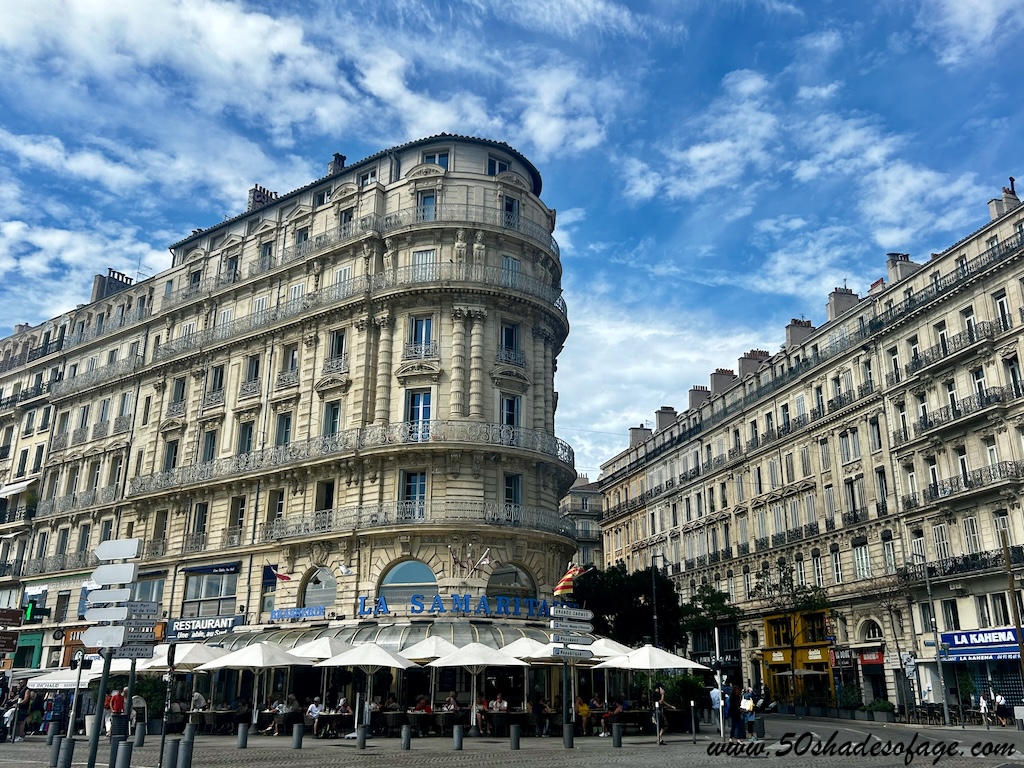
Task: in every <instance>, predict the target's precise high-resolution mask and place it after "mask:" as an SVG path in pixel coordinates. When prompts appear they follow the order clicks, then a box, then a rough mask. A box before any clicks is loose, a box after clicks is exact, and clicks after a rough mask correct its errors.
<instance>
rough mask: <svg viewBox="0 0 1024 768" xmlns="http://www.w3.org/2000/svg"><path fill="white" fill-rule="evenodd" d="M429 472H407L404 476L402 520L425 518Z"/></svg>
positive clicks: (400, 506)
mask: <svg viewBox="0 0 1024 768" xmlns="http://www.w3.org/2000/svg"><path fill="white" fill-rule="evenodd" d="M426 505H427V473H426V472H423V471H417V472H405V473H404V477H403V478H402V499H401V504H400V505H399V511H398V516H399V517H400V518H401V519H402V520H423V519H425V518H426Z"/></svg>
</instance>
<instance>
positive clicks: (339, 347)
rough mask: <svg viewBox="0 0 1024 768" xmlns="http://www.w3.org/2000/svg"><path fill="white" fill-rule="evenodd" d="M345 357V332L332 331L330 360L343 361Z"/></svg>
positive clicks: (339, 329) (328, 354) (328, 350)
mask: <svg viewBox="0 0 1024 768" xmlns="http://www.w3.org/2000/svg"><path fill="white" fill-rule="evenodd" d="M344 357H345V331H344V329H341V328H337V329H335V330H333V331H331V335H330V339H329V341H328V347H327V359H328V360H342V359H344Z"/></svg>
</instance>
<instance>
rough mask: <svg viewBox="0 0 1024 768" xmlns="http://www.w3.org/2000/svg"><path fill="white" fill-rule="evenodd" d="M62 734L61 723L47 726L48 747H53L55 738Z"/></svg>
mask: <svg viewBox="0 0 1024 768" xmlns="http://www.w3.org/2000/svg"><path fill="white" fill-rule="evenodd" d="M58 733H60V723H58V722H53V723H50V724H49V725H47V726H46V746H48V747H52V746H53V737H54V736H56V735H57V734H58Z"/></svg>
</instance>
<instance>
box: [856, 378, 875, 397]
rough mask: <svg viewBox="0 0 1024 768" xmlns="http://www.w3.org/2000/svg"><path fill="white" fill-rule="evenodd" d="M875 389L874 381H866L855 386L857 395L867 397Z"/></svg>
mask: <svg viewBox="0 0 1024 768" xmlns="http://www.w3.org/2000/svg"><path fill="white" fill-rule="evenodd" d="M874 391H875V382H873V381H867V382H864V383H863V384H861V385H860V386H858V387H857V397H867V396H868V395H870V394H871V393H872V392H874Z"/></svg>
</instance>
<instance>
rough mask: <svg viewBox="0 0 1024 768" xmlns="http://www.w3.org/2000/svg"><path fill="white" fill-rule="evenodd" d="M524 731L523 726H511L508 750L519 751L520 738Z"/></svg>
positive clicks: (509, 728)
mask: <svg viewBox="0 0 1024 768" xmlns="http://www.w3.org/2000/svg"><path fill="white" fill-rule="evenodd" d="M520 731H522V726H521V725H510V726H509V727H508V748H509V749H519V736H520Z"/></svg>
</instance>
